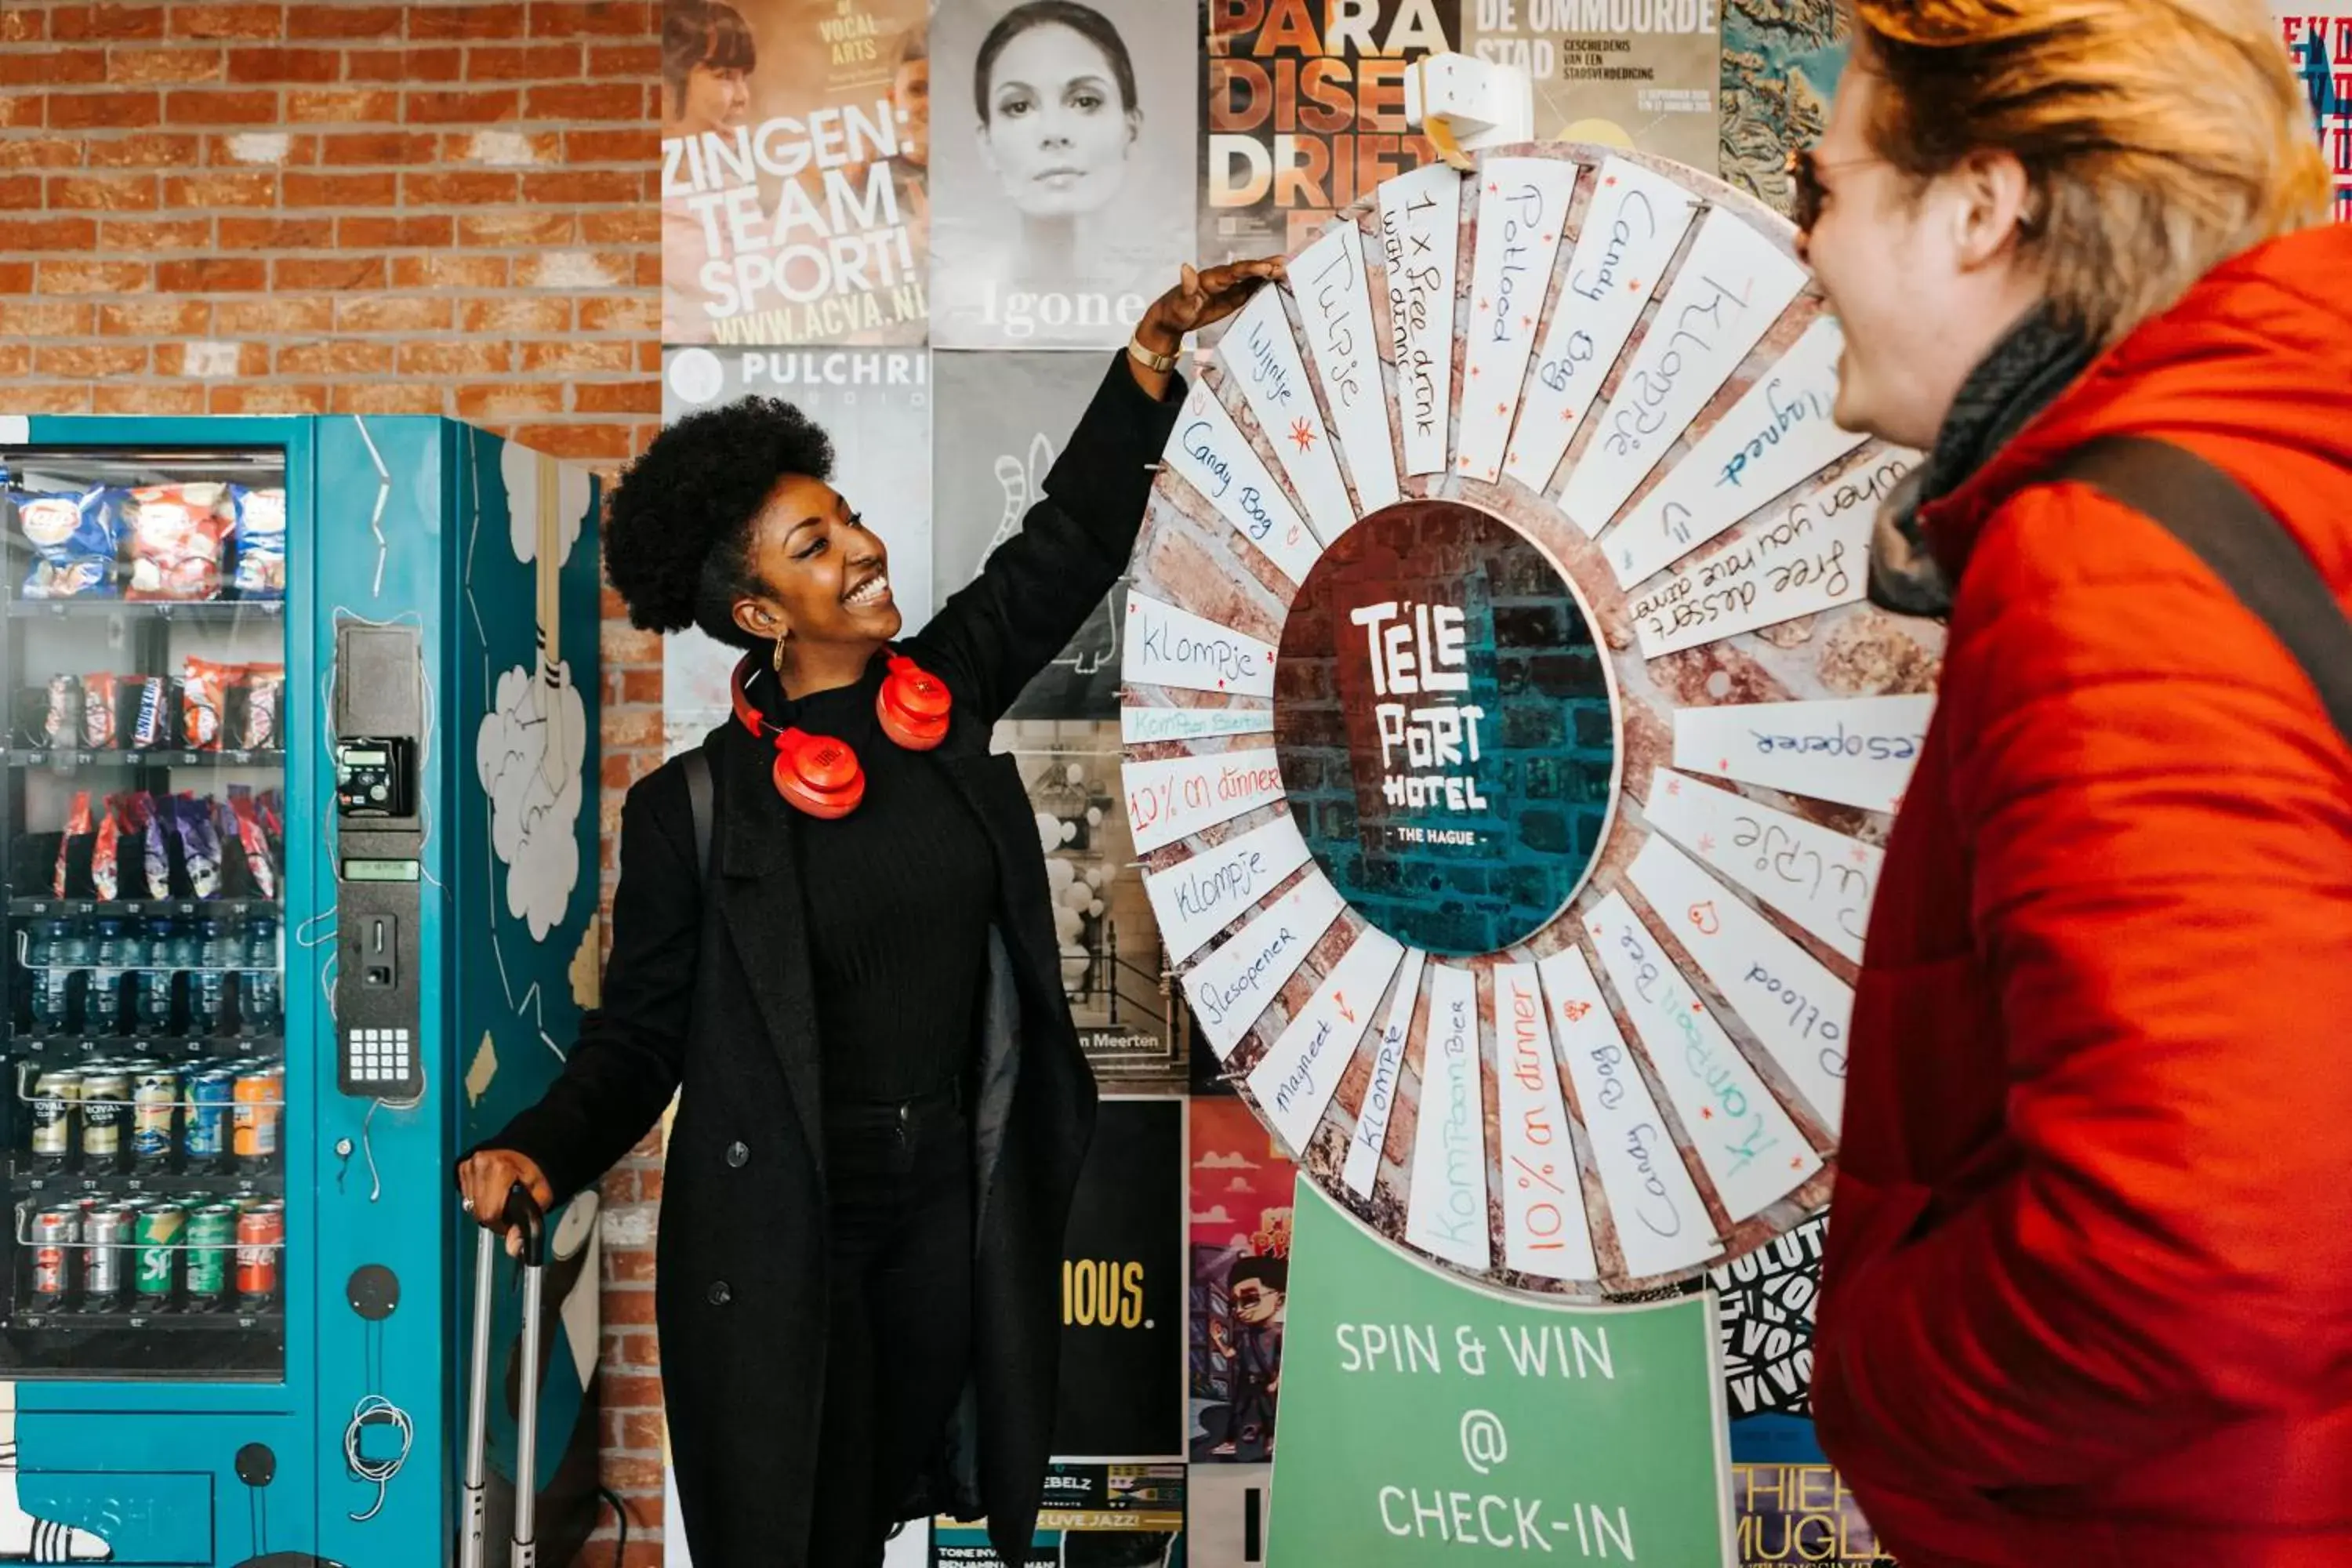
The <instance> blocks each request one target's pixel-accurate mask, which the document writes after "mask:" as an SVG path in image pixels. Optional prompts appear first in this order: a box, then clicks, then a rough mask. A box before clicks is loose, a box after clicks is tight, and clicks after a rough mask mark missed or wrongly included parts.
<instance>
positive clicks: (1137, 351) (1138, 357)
mask: <svg viewBox="0 0 2352 1568" xmlns="http://www.w3.org/2000/svg"><path fill="white" fill-rule="evenodd" d="M1127 352H1128V354H1129V357H1131V358H1132V359H1133V360H1134V361H1135V363H1138V364H1139V365H1141V366H1142V367H1143V368H1144V369H1146V370H1150V371H1157V372H1159V373H1160V374H1161V375H1166V374H1168V373H1169V372H1170V371H1172V370H1174V369H1175V368H1176V356H1175V355H1174V354H1156V353H1152V352H1151V351H1150V349H1148V348H1145V347H1144V346H1143V341H1142V340H1141V339H1140V338H1135V337H1130V338H1129V339H1128V340H1127Z"/></svg>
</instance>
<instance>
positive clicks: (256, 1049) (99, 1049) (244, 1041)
mask: <svg viewBox="0 0 2352 1568" xmlns="http://www.w3.org/2000/svg"><path fill="white" fill-rule="evenodd" d="M84 967H87V965H85V966H84ZM201 973H210V972H209V971H204V972H201ZM223 973H240V971H238V970H235V969H232V970H226V971H223ZM11 1044H13V1045H14V1046H15V1047H16V1051H15V1054H16V1056H17V1057H19V1058H24V1059H27V1060H29V1059H31V1058H35V1057H44V1056H55V1057H59V1058H76V1057H84V1056H109V1057H110V1056H119V1055H122V1054H125V1053H130V1052H136V1053H137V1054H139V1055H141V1056H171V1057H215V1056H217V1057H269V1058H277V1057H280V1056H283V1055H284V1054H285V1050H286V1037H284V1036H283V1035H26V1034H19V1035H17V1036H16V1037H15V1038H14V1039H13V1040H12V1041H11ZM16 1098H17V1099H19V1100H26V1099H29V1098H30V1096H28V1095H26V1094H25V1093H22V1092H20V1093H18V1095H17V1096H16Z"/></svg>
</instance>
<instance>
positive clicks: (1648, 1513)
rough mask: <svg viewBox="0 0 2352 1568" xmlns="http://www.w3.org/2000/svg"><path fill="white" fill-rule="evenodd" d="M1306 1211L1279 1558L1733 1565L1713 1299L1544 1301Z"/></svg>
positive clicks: (1318, 1565) (1298, 1222)
mask: <svg viewBox="0 0 2352 1568" xmlns="http://www.w3.org/2000/svg"><path fill="white" fill-rule="evenodd" d="M1296 1203H1297V1210H1296V1218H1295V1221H1294V1226H1295V1228H1294V1232H1293V1238H1292V1243H1291V1263H1290V1302H1289V1311H1288V1315H1287V1323H1286V1332H1285V1334H1284V1342H1283V1352H1282V1384H1283V1387H1282V1445H1281V1447H1279V1448H1278V1449H1277V1450H1276V1455H1275V1469H1274V1497H1273V1500H1272V1507H1271V1509H1270V1510H1269V1519H1268V1524H1269V1527H1270V1534H1269V1537H1268V1539H1267V1542H1266V1563H1267V1564H1268V1568H1328V1565H1329V1564H1331V1563H1346V1564H1348V1565H1349V1568H1383V1565H1391V1568H1418V1565H1420V1564H1424V1563H1474V1562H1476V1561H1478V1560H1479V1559H1480V1558H1481V1557H1482V1556H1491V1557H1493V1558H1494V1559H1495V1560H1496V1561H1497V1562H1500V1561H1502V1560H1503V1559H1504V1558H1505V1557H1507V1556H1508V1557H1511V1558H1516V1559H1517V1560H1520V1561H1541V1562H1547V1563H1672V1564H1675V1568H1706V1565H1707V1564H1714V1563H1723V1564H1727V1565H1728V1564H1730V1563H1733V1562H1734V1561H1735V1560H1734V1558H1733V1557H1732V1555H1731V1544H1732V1532H1731V1519H1730V1507H1731V1488H1730V1476H1729V1458H1728V1455H1727V1451H1726V1443H1725V1417H1724V1410H1723V1384H1722V1381H1721V1379H1720V1378H1719V1377H1718V1375H1717V1371H1716V1364H1715V1356H1714V1345H1715V1337H1716V1325H1715V1321H1714V1305H1713V1300H1712V1298H1710V1297H1708V1296H1706V1295H1700V1296H1693V1297H1685V1298H1683V1299H1681V1300H1672V1301H1665V1302H1661V1303H1658V1304H1656V1305H1652V1306H1642V1307H1569V1306H1559V1307H1554V1306H1547V1305H1539V1304H1537V1303H1536V1302H1535V1301H1534V1300H1531V1299H1530V1298H1528V1297H1525V1296H1517V1295H1513V1296H1507V1295H1505V1294H1503V1293H1502V1292H1500V1291H1497V1290H1492V1289H1485V1288H1483V1287H1480V1286H1476V1285H1473V1284H1470V1283H1468V1282H1466V1281H1464V1280H1461V1279H1454V1278H1453V1277H1450V1276H1447V1275H1444V1274H1440V1273H1439V1272H1437V1271H1436V1270H1435V1269H1433V1268H1428V1267H1426V1266H1425V1265H1423V1264H1422V1263H1420V1262H1417V1261H1416V1260H1414V1259H1412V1258H1409V1257H1407V1256H1405V1255H1404V1254H1402V1253H1401V1252H1399V1251H1397V1250H1396V1249H1395V1248H1393V1247H1389V1246H1387V1245H1385V1244H1384V1243H1382V1242H1381V1241H1380V1240H1378V1239H1376V1238H1375V1237H1373V1236H1372V1235H1371V1234H1370V1232H1368V1231H1366V1230H1365V1229H1364V1228H1363V1227H1362V1226H1360V1225H1359V1224H1358V1223H1357V1222H1356V1221H1355V1220H1354V1219H1353V1218H1351V1217H1350V1216H1349V1215H1347V1214H1345V1213H1343V1212H1342V1211H1341V1210H1339V1208H1337V1207H1335V1206H1334V1205H1332V1204H1331V1202H1330V1201H1329V1200H1328V1199H1327V1198H1325V1197H1324V1196H1323V1195H1322V1194H1320V1193H1319V1192H1318V1191H1317V1190H1316V1189H1315V1188H1314V1187H1312V1186H1310V1185H1309V1184H1307V1183H1306V1182H1304V1181H1301V1182H1300V1183H1299V1184H1298V1186H1297V1199H1296Z"/></svg>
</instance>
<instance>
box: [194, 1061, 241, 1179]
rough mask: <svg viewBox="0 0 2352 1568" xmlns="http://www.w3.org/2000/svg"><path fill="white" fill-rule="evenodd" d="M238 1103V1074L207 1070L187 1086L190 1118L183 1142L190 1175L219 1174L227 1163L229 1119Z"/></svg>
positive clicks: (230, 1070)
mask: <svg viewBox="0 0 2352 1568" xmlns="http://www.w3.org/2000/svg"><path fill="white" fill-rule="evenodd" d="M235 1106H236V1072H235V1071H234V1070H232V1069H230V1068H205V1070H204V1071H202V1072H200V1073H197V1074H196V1075H195V1077H194V1079H192V1080H191V1081H190V1083H189V1085H188V1115H187V1121H186V1122H185V1124H184V1134H183V1138H182V1147H183V1148H184V1149H185V1150H186V1151H187V1155H188V1169H190V1170H191V1171H211V1170H217V1169H219V1168H220V1167H221V1166H222V1165H224V1164H226V1163H228V1158H229V1153H230V1150H231V1144H230V1142H229V1117H230V1116H231V1115H232V1114H233V1113H234V1109H235Z"/></svg>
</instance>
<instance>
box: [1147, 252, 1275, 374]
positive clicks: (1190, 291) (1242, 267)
mask: <svg viewBox="0 0 2352 1568" xmlns="http://www.w3.org/2000/svg"><path fill="white" fill-rule="evenodd" d="M1282 267H1283V261H1282V258H1281V257H1279V256H1264V257H1259V258H1256V259H1255V260H1252V261H1228V262H1226V263H1225V264H1224V265H1223V266H1222V267H1212V268H1209V269H1208V270H1207V271H1206V272H1202V271H1200V270H1198V269H1196V268H1193V267H1192V265H1191V264H1189V263H1187V264H1186V266H1185V268H1184V275H1183V277H1182V279H1181V280H1180V281H1179V282H1178V283H1177V285H1176V287H1174V288H1173V289H1169V290H1168V292H1166V293H1165V294H1162V295H1161V296H1160V298H1159V299H1157V300H1153V301H1152V302H1151V308H1150V310H1146V311H1144V313H1143V325H1144V326H1146V327H1150V326H1153V325H1154V324H1157V325H1158V326H1159V327H1160V329H1161V330H1163V331H1166V332H1167V333H1168V335H1169V337H1170V338H1171V341H1172V340H1178V339H1181V338H1182V337H1183V336H1184V334H1185V333H1187V332H1197V331H1200V330H1201V329H1202V328H1203V327H1208V326H1213V325H1215V324H1216V323H1217V322H1219V321H1223V320H1224V319H1225V318H1226V317H1227V316H1230V315H1232V314H1233V313H1234V311H1235V310H1240V309H1241V308H1242V307H1243V306H1244V305H1245V304H1247V303H1248V302H1249V297H1250V296H1251V295H1252V294H1255V293H1256V292H1257V291H1258V289H1259V288H1260V286H1262V285H1264V284H1265V283H1269V282H1271V281H1273V280H1274V279H1278V278H1280V277H1281V276H1282ZM1144 346H1145V347H1146V348H1150V349H1154V350H1158V351H1159V352H1160V353H1174V352H1175V350H1174V349H1173V348H1166V349H1162V348H1160V344H1158V343H1155V342H1151V341H1150V339H1148V338H1147V339H1145V340H1144Z"/></svg>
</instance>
